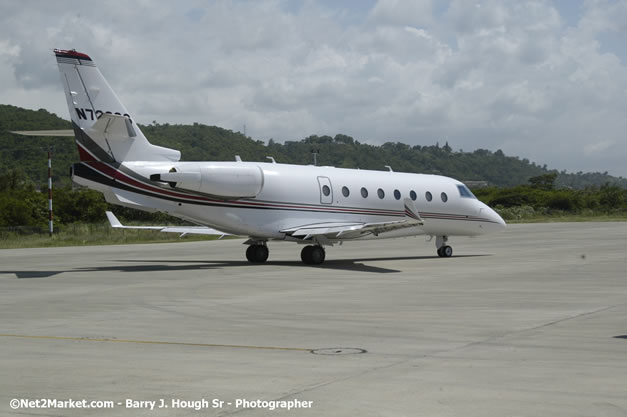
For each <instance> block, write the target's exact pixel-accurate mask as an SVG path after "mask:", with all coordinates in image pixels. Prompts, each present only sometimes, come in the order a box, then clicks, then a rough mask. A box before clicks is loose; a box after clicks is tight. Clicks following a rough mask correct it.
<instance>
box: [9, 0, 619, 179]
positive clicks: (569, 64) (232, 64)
mask: <svg viewBox="0 0 627 417" xmlns="http://www.w3.org/2000/svg"><path fill="white" fill-rule="evenodd" d="M286 1H287V0H282V1H280V0H276V1H264V2H258V1H243V0H219V1H215V2H209V3H207V2H204V1H200V0H186V1H181V2H177V3H171V2H166V1H142V2H132V3H129V4H126V5H125V6H124V7H110V5H108V4H105V3H88V2H79V1H68V2H64V3H62V4H61V5H60V4H57V3H53V2H48V1H31V2H30V3H29V7H25V6H22V5H21V4H20V3H19V2H14V3H9V4H3V5H2V6H0V85H2V86H3V88H2V89H0V102H3V103H7V104H14V105H20V106H24V107H29V108H40V107H44V108H48V109H50V110H51V111H54V112H57V113H58V114H60V115H61V116H64V117H65V116H66V115H67V109H66V108H65V99H64V97H63V93H62V89H61V85H60V83H59V81H58V75H57V74H58V72H57V69H56V65H55V62H54V58H53V56H52V52H51V50H52V49H53V48H55V47H59V48H76V49H77V50H81V51H84V52H86V53H88V54H90V55H91V56H92V58H94V60H95V61H96V63H97V64H98V66H99V67H100V69H101V70H102V72H103V73H104V75H105V77H107V79H108V80H109V82H110V84H111V85H112V86H113V88H114V89H115V90H116V92H117V93H118V95H119V96H120V97H121V99H122V100H123V101H124V102H125V104H126V105H127V107H128V108H129V109H130V110H131V111H132V112H133V113H134V117H135V118H137V119H138V120H139V121H140V122H145V123H149V122H151V121H152V120H157V121H159V122H162V123H164V122H169V123H190V122H194V121H197V122H201V123H207V124H216V125H219V126H223V127H225V128H229V129H234V130H241V129H242V126H243V124H246V126H247V131H248V133H249V134H250V135H252V136H253V137H255V138H259V139H268V138H270V137H273V138H275V139H278V140H295V139H300V138H302V137H304V136H306V135H309V134H335V133H340V132H341V133H346V134H350V135H353V136H354V137H356V138H357V139H359V140H361V141H368V142H371V143H382V142H384V141H386V140H399V141H403V142H406V143H410V144H432V143H434V142H435V141H437V140H440V141H441V140H442V138H444V137H447V138H448V141H449V142H450V143H451V145H452V146H453V147H454V148H455V149H458V148H463V149H465V150H471V149H474V148H479V147H481V148H488V149H492V150H496V149H498V148H501V149H503V151H505V152H506V153H508V154H513V155H519V156H521V157H526V158H529V159H531V160H534V161H537V162H538V163H540V164H544V163H547V164H548V165H549V166H551V167H555V168H558V169H568V170H572V171H580V170H584V171H586V170H600V171H605V170H608V171H610V172H611V173H614V174H617V175H624V176H627V165H626V164H625V163H624V160H625V159H626V158H627V141H626V140H625V132H627V118H625V117H624V109H625V108H627V68H626V67H625V63H624V62H623V61H621V59H624V57H622V56H621V52H620V51H617V50H612V49H611V45H610V46H608V45H607V44H606V42H605V41H604V39H603V36H605V35H604V34H607V33H612V34H613V35H612V36H624V35H625V32H626V30H627V29H626V26H627V24H625V22H627V4H626V3H625V2H620V1H619V2H617V1H610V0H596V1H586V2H585V3H584V4H583V6H582V8H581V16H580V18H579V20H578V21H577V22H575V23H576V24H572V22H571V23H566V22H567V21H568V19H564V18H562V16H561V14H560V11H559V10H557V9H556V8H555V7H553V4H552V3H549V2H546V1H535V0H528V1H513V0H511V1H496V0H490V1H480V0H477V1H474V2H468V1H463V0H452V1H450V2H449V3H448V6H447V7H444V9H443V6H442V5H443V3H441V2H433V1H429V0H421V1H415V0H379V1H377V2H376V3H375V4H374V5H373V6H372V8H371V9H370V10H367V11H363V10H361V11H359V13H357V12H356V11H354V10H353V11H352V13H354V14H355V15H356V16H361V20H359V19H347V13H348V14H350V13H351V10H350V8H343V9H341V10H340V9H333V8H330V7H329V6H325V5H321V4H319V3H316V2H315V1H308V2H305V3H303V4H302V6H301V7H299V8H298V10H296V11H294V10H291V9H290V8H289V7H286V4H287V3H286ZM5 3H6V2H5ZM444 4H446V3H444ZM573 7H577V6H573ZM571 15H572V13H571ZM24 22H28V24H27V25H26V24H24ZM608 48H609V49H608ZM599 138H603V139H599Z"/></svg>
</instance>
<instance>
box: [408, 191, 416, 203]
mask: <svg viewBox="0 0 627 417" xmlns="http://www.w3.org/2000/svg"><path fill="white" fill-rule="evenodd" d="M409 198H411V199H412V200H414V201H416V199H417V198H418V196H417V195H416V192H415V191H414V190H411V191H410V192H409Z"/></svg>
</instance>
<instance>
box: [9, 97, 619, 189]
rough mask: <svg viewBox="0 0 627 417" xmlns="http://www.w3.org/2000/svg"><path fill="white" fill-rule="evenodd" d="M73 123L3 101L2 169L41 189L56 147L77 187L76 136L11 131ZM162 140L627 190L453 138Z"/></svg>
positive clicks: (167, 133) (225, 135)
mask: <svg viewBox="0 0 627 417" xmlns="http://www.w3.org/2000/svg"><path fill="white" fill-rule="evenodd" d="M70 127H71V126H70V123H69V122H68V121H65V120H63V119H61V118H59V117H57V116H56V115H54V114H51V113H48V112H47V111H46V110H43V109H40V110H38V111H32V110H26V109H21V108H19V107H14V106H8V105H0V149H1V153H0V173H3V172H7V171H10V170H15V169H21V170H23V171H24V173H25V174H26V176H27V177H28V178H30V179H31V180H32V181H33V182H34V184H35V186H36V187H41V186H42V185H44V184H45V183H46V181H47V180H46V175H47V170H46V152H45V149H46V148H47V146H48V145H53V146H54V164H53V171H54V182H55V184H57V183H59V184H61V185H69V184H70V179H69V176H68V174H67V173H68V171H69V167H70V166H71V164H72V163H74V162H76V161H77V160H78V153H77V151H76V147H75V146H74V143H73V141H72V140H71V138H37V137H24V136H17V135H14V134H11V133H9V131H11V130H44V129H69V128H70ZM141 128H142V130H143V132H144V134H145V135H146V137H147V138H148V139H149V140H150V141H151V142H152V143H154V144H156V145H161V146H166V147H169V148H174V149H178V150H180V151H181V153H182V160H188V161H198V160H205V161H211V160H214V161H215V160H226V161H229V160H233V158H234V156H235V155H236V154H238V155H240V156H241V157H242V158H243V159H244V160H248V161H266V156H268V155H270V156H273V157H274V158H275V159H276V160H277V161H278V162H282V163H294V164H310V163H312V161H313V157H312V151H314V152H317V153H318V155H317V160H318V164H319V165H332V166H337V167H344V168H361V169H376V170H384V169H385V168H384V167H385V165H390V166H392V167H393V168H394V170H395V171H402V172H422V173H434V174H442V175H447V176H451V177H453V178H457V179H460V180H462V181H486V182H487V183H488V184H489V185H493V186H496V187H512V186H516V185H522V184H526V183H527V181H528V180H529V178H531V177H534V176H538V175H542V174H547V173H556V174H557V179H556V184H557V186H558V187H572V188H578V189H583V188H585V187H589V186H601V185H603V184H605V183H610V184H617V185H619V186H621V187H625V188H627V179H625V178H616V177H612V176H610V175H608V174H607V173H582V172H579V173H576V174H572V173H566V172H564V171H563V172H557V171H554V170H549V169H548V168H547V167H546V166H539V165H536V164H535V163H533V162H530V161H528V160H527V159H519V158H518V157H512V156H506V155H505V154H504V153H503V152H502V151H500V150H497V151H496V152H492V151H489V150H485V149H478V150H475V151H473V152H462V151H454V150H453V149H452V147H451V146H449V144H448V143H445V144H437V143H436V144H433V145H422V146H421V145H416V146H409V145H406V144H404V143H398V142H388V143H385V144H384V145H381V146H375V145H368V144H364V143H360V142H359V141H357V140H355V139H353V138H352V137H350V136H347V135H343V134H338V135H335V137H331V136H316V135H312V136H309V137H307V138H304V139H302V140H296V141H287V142H285V143H278V142H275V141H274V140H272V139H271V140H270V141H269V143H268V144H267V145H266V144H264V142H262V141H255V140H252V139H250V138H248V137H246V136H244V135H242V134H241V133H239V132H232V131H230V130H226V129H222V128H219V127H215V126H206V125H202V124H198V123H194V124H193V125H170V124H167V123H166V124H158V123H157V122H153V123H152V124H150V125H147V126H141Z"/></svg>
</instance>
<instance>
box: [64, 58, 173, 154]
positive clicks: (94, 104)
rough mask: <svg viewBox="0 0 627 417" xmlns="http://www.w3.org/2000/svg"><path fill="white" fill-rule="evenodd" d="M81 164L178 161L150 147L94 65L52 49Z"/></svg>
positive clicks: (159, 149)
mask: <svg viewBox="0 0 627 417" xmlns="http://www.w3.org/2000/svg"><path fill="white" fill-rule="evenodd" d="M54 54H55V55H56V57H57V63H58V64H59V70H60V71H61V81H62V83H63V88H64V90H65V97H66V99H67V104H68V108H69V110H70V118H71V119H72V124H73V126H74V132H75V136H76V143H77V145H78V150H79V155H80V158H81V160H82V161H93V160H98V161H103V162H110V163H111V162H122V161H174V162H176V161H178V160H179V159H180V157H181V153H180V152H179V151H177V150H174V149H168V148H163V147H161V146H155V145H152V144H151V143H150V142H148V140H147V139H146V137H145V136H144V134H143V133H142V132H141V130H140V129H139V127H138V126H137V124H136V123H135V122H134V121H133V118H132V117H131V115H130V113H129V112H128V111H127V110H126V108H125V107H124V105H123V104H122V103H121V102H120V99H118V97H117V96H116V94H115V92H113V89H112V88H111V86H109V83H107V80H105V78H104V77H103V76H102V74H101V73H100V71H99V70H98V68H97V67H96V65H95V64H94V62H93V61H92V60H91V58H90V57H89V56H87V55H86V54H83V53H80V52H76V51H75V50H70V51H66V50H60V49H55V50H54Z"/></svg>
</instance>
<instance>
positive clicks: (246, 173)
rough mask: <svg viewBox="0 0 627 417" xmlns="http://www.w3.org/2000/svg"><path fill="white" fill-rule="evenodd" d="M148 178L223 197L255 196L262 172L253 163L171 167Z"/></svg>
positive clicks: (259, 188) (261, 178) (261, 185)
mask: <svg viewBox="0 0 627 417" xmlns="http://www.w3.org/2000/svg"><path fill="white" fill-rule="evenodd" d="M238 165H239V164H238ZM150 179H151V180H152V181H161V182H167V183H168V184H170V187H172V188H181V189H185V190H190V191H197V192H200V193H203V194H210V195H212V196H216V197H224V198H242V197H256V196H257V194H259V193H260V192H261V189H262V188H263V171H262V170H261V168H259V167H258V166H256V165H242V166H234V165H219V164H209V165H200V166H193V167H185V166H183V167H173V168H172V169H170V172H167V173H163V174H153V175H151V176H150Z"/></svg>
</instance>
